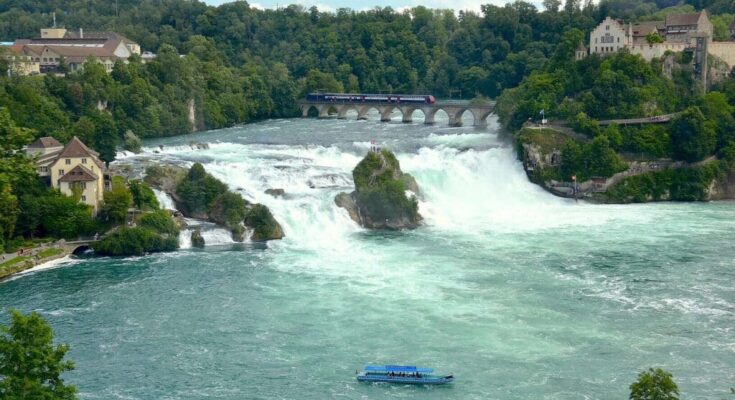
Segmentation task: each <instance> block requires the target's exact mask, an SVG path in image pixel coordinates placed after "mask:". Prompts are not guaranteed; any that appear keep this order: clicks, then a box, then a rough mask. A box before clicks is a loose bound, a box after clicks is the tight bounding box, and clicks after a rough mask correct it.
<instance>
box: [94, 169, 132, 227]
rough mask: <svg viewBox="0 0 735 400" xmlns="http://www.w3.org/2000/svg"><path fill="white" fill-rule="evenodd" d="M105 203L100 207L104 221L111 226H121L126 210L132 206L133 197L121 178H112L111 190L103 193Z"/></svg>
mask: <svg viewBox="0 0 735 400" xmlns="http://www.w3.org/2000/svg"><path fill="white" fill-rule="evenodd" d="M104 198H105V202H104V204H103V205H102V210H101V211H102V215H103V216H104V219H106V220H107V221H109V222H111V223H113V224H122V223H124V222H125V218H126V217H127V215H128V209H129V208H130V206H132V205H133V195H132V194H131V193H130V190H128V187H127V185H126V184H125V179H123V178H122V177H121V176H115V177H113V178H112V189H111V190H108V191H106V192H105V193H104Z"/></svg>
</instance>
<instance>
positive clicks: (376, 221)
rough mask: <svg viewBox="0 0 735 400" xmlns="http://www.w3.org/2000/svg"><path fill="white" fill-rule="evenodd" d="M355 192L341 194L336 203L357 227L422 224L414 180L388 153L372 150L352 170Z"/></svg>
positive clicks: (398, 228) (401, 227)
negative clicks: (411, 193) (411, 194)
mask: <svg viewBox="0 0 735 400" xmlns="http://www.w3.org/2000/svg"><path fill="white" fill-rule="evenodd" d="M352 176H353V179H354V181H355V191H354V192H352V193H351V194H347V193H340V194H338V195H337V197H336V198H335V199H334V201H335V203H336V204H337V205H338V206H339V207H342V208H344V209H346V210H347V212H348V213H349V214H350V217H351V218H352V219H353V220H355V222H357V223H358V224H360V225H361V226H363V227H365V228H369V229H391V230H402V229H414V228H417V227H418V226H419V225H420V224H421V220H422V217H421V215H420V214H419V212H418V200H417V199H416V197H415V196H410V197H409V196H406V191H407V190H410V191H411V192H414V193H416V194H417V195H418V193H419V187H418V184H417V183H416V180H415V179H414V178H413V177H412V176H411V175H409V174H404V173H403V172H402V171H401V167H400V164H399V163H398V160H397V159H396V157H395V155H394V154H393V153H392V152H390V151H388V150H385V149H383V150H381V151H373V150H371V151H370V152H369V153H368V154H367V155H366V156H365V158H363V159H362V161H360V163H359V164H357V166H356V167H355V169H354V170H353V171H352Z"/></svg>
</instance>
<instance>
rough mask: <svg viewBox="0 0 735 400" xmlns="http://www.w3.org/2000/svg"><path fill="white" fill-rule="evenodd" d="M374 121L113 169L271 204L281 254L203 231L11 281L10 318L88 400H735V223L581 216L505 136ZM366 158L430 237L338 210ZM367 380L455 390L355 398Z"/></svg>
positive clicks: (259, 127) (281, 131)
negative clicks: (403, 375) (644, 396)
mask: <svg viewBox="0 0 735 400" xmlns="http://www.w3.org/2000/svg"><path fill="white" fill-rule="evenodd" d="M376 119H377V116H375V115H372V116H371V120H370V121H359V122H358V121H355V120H316V119H286V120H271V121H265V122H261V123H256V124H251V125H246V126H242V127H236V128H231V129H225V130H219V131H211V132H203V133H198V134H194V135H190V136H186V137H174V138H167V139H160V140H155V141H147V142H146V143H145V146H146V147H145V153H143V154H142V155H138V156H133V155H121V161H120V162H122V163H130V164H135V163H137V162H138V161H139V160H141V159H149V160H156V161H165V162H174V163H179V164H182V165H190V164H191V163H193V162H201V163H203V164H204V166H205V168H206V169H207V170H208V171H209V172H211V173H212V174H213V175H215V176H216V177H218V178H220V179H221V180H223V181H224V182H226V183H227V184H228V185H229V186H230V187H231V189H233V190H238V191H239V192H240V193H241V194H242V195H243V196H244V197H245V198H247V199H248V200H251V201H257V202H262V203H264V204H267V205H268V206H269V207H270V208H271V210H272V211H273V214H274V215H275V216H276V218H277V219H278V220H279V221H280V222H281V224H282V225H283V228H284V231H285V233H286V238H285V239H284V240H282V241H276V242H270V243H268V245H267V246H262V245H256V244H251V243H244V244H233V243H231V241H230V240H229V238H228V237H227V235H226V234H224V235H223V234H222V232H219V231H217V230H213V229H212V228H211V227H205V233H206V235H208V236H206V235H205V239H206V240H207V242H208V246H207V247H206V248H205V249H204V250H196V249H191V248H186V247H188V246H187V244H186V241H184V242H183V247H185V248H183V249H181V250H180V251H177V252H174V253H168V254H157V255H152V256H147V257H141V258H122V259H113V258H90V259H77V260H72V261H69V262H64V263H60V265H58V266H57V267H54V268H51V269H46V270H43V271H39V272H37V273H31V274H26V275H22V276H19V277H16V278H14V279H11V280H9V281H6V282H3V283H0V306H2V308H3V309H6V308H8V307H15V308H18V309H20V310H22V311H24V312H28V311H31V310H35V311H37V312H39V313H41V314H42V315H43V316H44V317H45V318H47V319H48V321H49V322H50V323H51V325H52V326H53V328H54V330H55V332H56V339H57V340H58V341H60V342H65V343H69V344H70V345H71V351H70V353H69V357H70V358H71V359H73V360H74V361H75V362H76V370H75V371H73V372H70V373H68V374H66V378H67V380H68V381H69V382H72V383H74V384H76V385H77V386H78V388H79V391H80V395H81V397H82V398H83V399H203V398H209V399H327V398H344V399H384V398H402V399H614V398H617V399H622V398H627V396H628V393H629V390H628V385H630V383H631V382H633V381H634V380H635V379H636V375H637V373H638V372H639V371H641V370H643V369H646V368H648V367H650V366H658V367H663V368H664V369H667V370H669V371H671V372H672V373H673V375H674V378H675V380H676V381H677V383H678V384H679V386H680V388H681V391H682V394H683V398H686V399H714V398H725V397H727V396H729V392H730V387H733V386H735V328H734V327H735V289H734V288H733V282H734V281H735V268H734V267H735V246H733V243H735V203H731V202H716V203H706V204H705V203H696V204H677V203H661V204H647V205H627V206H603V205H590V204H585V203H582V202H580V203H575V202H574V201H570V200H565V199H560V198H556V197H553V196H551V195H549V194H547V193H546V192H544V191H543V190H541V189H540V188H538V187H537V186H535V185H533V184H531V183H529V182H528V180H527V179H526V177H525V175H524V173H523V170H522V167H521V165H520V163H519V162H518V161H516V159H515V156H514V151H513V149H512V147H511V146H510V145H509V144H506V143H505V142H504V141H502V140H501V139H499V137H498V134H497V130H498V128H497V121H496V120H494V119H491V121H490V126H489V127H488V128H487V129H484V130H476V129H474V128H471V127H464V128H445V127H443V126H442V124H441V122H440V123H439V124H438V125H436V126H425V125H422V124H420V123H414V124H401V123H400V122H397V121H396V122H393V123H380V122H378V121H376ZM371 139H375V140H376V141H377V142H378V143H379V144H381V145H382V146H384V147H387V148H390V149H391V150H393V151H395V152H396V153H397V155H398V159H399V161H400V162H401V167H402V169H403V170H404V171H405V172H409V173H411V174H413V175H414V176H415V177H416V179H417V181H418V183H419V185H420V187H421V191H422V198H421V201H420V205H419V209H420V212H421V214H422V215H423V216H424V218H425V226H424V227H422V228H420V229H417V230H415V231H410V232H398V233H390V232H368V231H365V230H362V229H360V228H359V227H357V226H356V225H355V224H354V223H353V222H352V221H351V220H350V219H349V217H348V216H347V214H346V212H345V211H343V210H341V209H338V208H337V207H336V206H335V205H334V203H333V198H334V196H335V195H336V194H337V193H339V192H340V191H350V190H351V185H352V179H351V170H352V168H353V167H354V166H355V165H356V164H357V162H358V161H359V160H360V158H361V157H362V156H363V155H364V154H365V152H366V151H367V150H368V148H369V146H370V140H371ZM190 141H197V142H206V143H209V144H210V148H209V149H205V150H196V149H192V148H191V147H190V146H189V145H188V143H189V142H190ZM159 145H163V149H162V150H161V148H160V147H159ZM268 188H282V189H284V190H285V193H286V195H285V196H284V197H283V198H274V197H272V196H269V195H267V194H264V190H265V189H268ZM1 320H2V321H7V316H6V315H4V316H2V319H1ZM370 363H376V364H385V363H392V364H402V363H406V364H417V365H421V366H431V367H435V368H436V369H438V370H440V372H447V373H449V372H451V373H454V375H455V376H456V379H457V380H456V382H455V383H454V384H452V385H450V386H447V387H436V388H425V387H404V386H384V385H367V384H358V383H357V382H356V381H355V379H354V374H355V370H356V369H360V368H362V366H363V365H364V364H370Z"/></svg>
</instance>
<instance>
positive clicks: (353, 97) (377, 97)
mask: <svg viewBox="0 0 735 400" xmlns="http://www.w3.org/2000/svg"><path fill="white" fill-rule="evenodd" d="M306 101H317V102H329V103H395V104H398V103H404V104H406V103H408V104H434V103H436V99H435V98H434V96H432V95H416V94H362V93H309V94H307V95H306Z"/></svg>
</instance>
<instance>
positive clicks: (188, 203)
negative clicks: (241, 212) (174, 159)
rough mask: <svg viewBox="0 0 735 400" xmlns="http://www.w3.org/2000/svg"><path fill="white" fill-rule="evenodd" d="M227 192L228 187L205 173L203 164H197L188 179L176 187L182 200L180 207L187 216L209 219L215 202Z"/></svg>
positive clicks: (190, 170)
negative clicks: (208, 215) (209, 213)
mask: <svg viewBox="0 0 735 400" xmlns="http://www.w3.org/2000/svg"><path fill="white" fill-rule="evenodd" d="M225 192H227V186H226V185H225V184H224V183H222V182H221V181H219V180H218V179H216V178H215V177H213V176H212V175H210V174H208V173H207V172H206V171H204V167H203V166H202V164H199V163H195V164H194V165H193V166H192V167H191V169H189V173H188V174H187V176H186V178H185V179H183V180H182V181H181V182H180V183H179V184H178V186H177V187H176V194H177V195H178V196H179V198H180V199H181V202H180V204H179V207H180V208H181V212H183V213H184V214H186V215H192V216H199V218H207V213H208V212H209V211H210V209H211V207H212V204H213V203H214V200H215V199H216V198H217V196H219V195H220V194H222V193H225Z"/></svg>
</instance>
